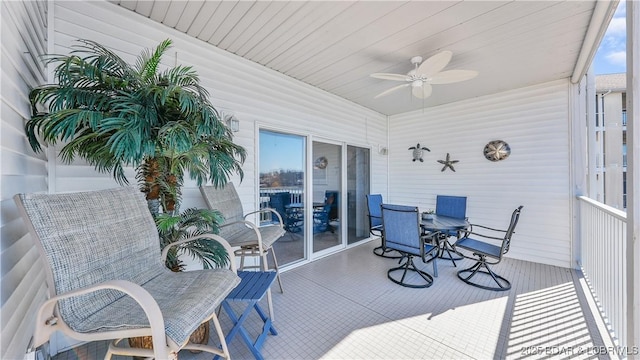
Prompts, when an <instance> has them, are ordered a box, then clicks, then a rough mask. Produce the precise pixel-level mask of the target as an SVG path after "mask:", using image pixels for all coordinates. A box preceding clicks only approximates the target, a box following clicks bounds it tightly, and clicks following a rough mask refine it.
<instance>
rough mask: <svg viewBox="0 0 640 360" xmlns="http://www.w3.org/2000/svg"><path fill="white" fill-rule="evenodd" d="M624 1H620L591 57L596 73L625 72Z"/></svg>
mask: <svg viewBox="0 0 640 360" xmlns="http://www.w3.org/2000/svg"><path fill="white" fill-rule="evenodd" d="M626 16H627V15H626V1H620V3H619V4H618V9H617V10H616V13H615V14H614V15H613V19H611V22H610V23H609V28H608V29H607V32H606V33H605V35H604V38H603V39H602V42H601V43H600V47H599V48H598V51H597V52H596V56H595V58H594V59H593V70H594V73H595V74H596V75H602V74H616V73H623V72H626V69H627V67H626V60H627V52H626V42H627V36H626Z"/></svg>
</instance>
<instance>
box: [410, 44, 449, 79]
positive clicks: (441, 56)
mask: <svg viewBox="0 0 640 360" xmlns="http://www.w3.org/2000/svg"><path fill="white" fill-rule="evenodd" d="M452 56H453V53H452V52H451V51H449V50H445V51H443V52H440V53H437V54H435V55H433V56H432V57H430V58H428V59H427V60H425V61H423V62H422V64H420V66H418V70H416V75H425V76H427V77H429V76H431V75H434V74H436V73H437V72H439V71H440V70H442V69H444V67H445V66H447V64H448V63H449V61H451V57H452Z"/></svg>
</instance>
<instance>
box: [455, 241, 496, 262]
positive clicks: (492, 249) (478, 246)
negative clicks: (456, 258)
mask: <svg viewBox="0 0 640 360" xmlns="http://www.w3.org/2000/svg"><path fill="white" fill-rule="evenodd" d="M455 247H456V248H463V249H466V250H469V251H472V252H474V253H478V254H481V255H486V256H491V257H494V258H497V259H499V258H500V249H501V248H500V246H496V245H493V244H489V243H487V242H484V241H480V240H476V239H472V238H462V239H460V240H458V241H457V242H456V244H455Z"/></svg>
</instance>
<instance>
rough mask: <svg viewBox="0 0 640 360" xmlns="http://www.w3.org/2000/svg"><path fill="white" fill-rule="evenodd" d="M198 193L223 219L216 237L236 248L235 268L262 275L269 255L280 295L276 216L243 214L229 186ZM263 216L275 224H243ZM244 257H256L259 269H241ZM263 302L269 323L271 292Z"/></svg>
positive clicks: (281, 227) (281, 228)
mask: <svg viewBox="0 0 640 360" xmlns="http://www.w3.org/2000/svg"><path fill="white" fill-rule="evenodd" d="M200 192H201V193H202V196H203V198H204V201H205V203H206V204H207V206H208V207H209V209H215V210H218V211H220V213H221V214H222V216H223V217H224V219H225V222H224V224H222V225H221V226H220V232H219V233H220V236H222V237H223V238H224V239H225V240H227V241H228V242H229V244H231V246H237V247H239V249H237V250H236V251H235V252H234V254H235V255H236V256H239V257H240V266H238V269H239V270H244V269H249V268H260V269H262V270H263V271H267V270H268V267H269V264H268V262H267V254H268V253H271V257H272V258H273V264H274V267H275V271H276V274H277V279H278V285H279V286H280V292H282V293H283V292H284V290H283V288H282V280H281V279H280V271H279V269H278V260H277V259H276V253H275V251H274V249H273V244H274V243H275V242H276V240H278V239H279V238H281V237H282V236H283V235H284V234H285V233H286V231H285V230H284V224H283V222H282V217H281V216H280V214H278V212H277V211H276V210H274V209H272V208H265V209H260V210H257V211H252V212H249V213H246V214H245V213H244V210H243V209H242V202H241V201H240V196H238V192H237V191H236V188H235V186H234V185H233V183H231V182H229V183H227V184H226V185H225V186H224V187H220V188H216V187H214V186H210V185H208V186H200ZM263 212H270V213H271V216H275V217H277V219H278V221H277V223H275V224H273V223H270V224H268V225H265V226H257V225H255V224H254V223H252V222H251V221H248V220H247V216H249V215H253V214H259V213H263ZM246 257H258V258H259V262H260V265H258V266H245V264H244V261H245V258H246ZM267 301H268V303H269V313H270V315H271V318H272V319H273V318H274V313H273V301H272V299H271V290H269V292H268V293H267Z"/></svg>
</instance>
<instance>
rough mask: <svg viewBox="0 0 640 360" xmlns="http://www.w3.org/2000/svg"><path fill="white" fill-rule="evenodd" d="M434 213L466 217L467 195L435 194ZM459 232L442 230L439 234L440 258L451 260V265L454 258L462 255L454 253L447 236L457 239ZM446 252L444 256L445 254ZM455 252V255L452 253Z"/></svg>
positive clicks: (454, 264)
mask: <svg viewBox="0 0 640 360" xmlns="http://www.w3.org/2000/svg"><path fill="white" fill-rule="evenodd" d="M436 215H438V216H448V217H452V218H456V219H466V218H467V197H466V196H451V195H437V196H436ZM459 236H460V232H459V231H457V230H448V231H443V232H441V233H440V235H439V239H438V240H439V246H440V255H439V257H440V258H441V259H446V260H451V262H452V263H453V266H456V260H462V256H460V255H459V254H456V252H455V250H454V249H453V245H452V244H451V243H450V242H449V238H451V237H454V238H456V239H458V237H459ZM445 253H446V256H445ZM454 254H455V255H454Z"/></svg>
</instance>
